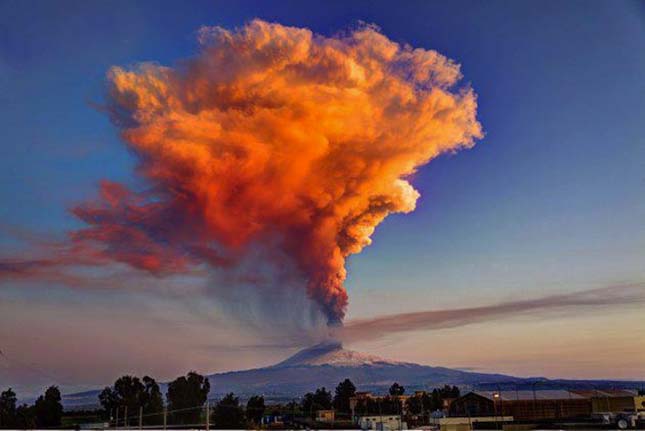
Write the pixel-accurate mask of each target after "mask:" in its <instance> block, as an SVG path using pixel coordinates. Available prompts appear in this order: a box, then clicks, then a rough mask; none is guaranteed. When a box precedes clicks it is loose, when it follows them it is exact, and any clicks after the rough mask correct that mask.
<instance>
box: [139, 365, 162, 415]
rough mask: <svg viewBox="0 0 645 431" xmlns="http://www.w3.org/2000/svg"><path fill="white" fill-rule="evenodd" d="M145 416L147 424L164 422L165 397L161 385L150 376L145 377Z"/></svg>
mask: <svg viewBox="0 0 645 431" xmlns="http://www.w3.org/2000/svg"><path fill="white" fill-rule="evenodd" d="M143 385H144V390H143V413H144V414H145V415H146V416H145V417H144V418H143V423H144V424H145V425H159V424H161V423H163V414H161V412H162V411H163V397H162V396H161V390H160V389H159V385H158V384H157V382H156V381H155V379H153V378H152V377H149V376H144V377H143Z"/></svg>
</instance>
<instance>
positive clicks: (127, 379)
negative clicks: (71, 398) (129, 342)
mask: <svg viewBox="0 0 645 431" xmlns="http://www.w3.org/2000/svg"><path fill="white" fill-rule="evenodd" d="M99 401H100V403H101V406H102V407H103V409H104V410H105V416H106V417H108V418H109V417H110V416H111V415H112V414H116V409H122V410H121V413H120V414H119V415H118V416H119V417H120V418H123V422H122V423H125V422H126V421H125V418H124V417H123V415H124V414H125V407H127V408H128V418H129V419H128V423H137V422H138V420H139V419H138V415H139V409H143V413H145V414H146V417H144V418H143V419H144V423H145V424H146V425H158V424H160V423H161V422H162V421H163V414H162V412H163V398H162V396H161V390H160V389H159V385H158V384H157V382H156V381H155V380H154V379H153V378H152V377H149V376H144V377H143V383H142V382H141V380H139V378H138V377H134V376H122V377H119V378H118V379H117V380H116V381H115V382H114V386H112V387H109V386H108V387H106V388H105V389H103V391H102V392H101V393H100V394H99ZM119 422H121V421H120V420H119Z"/></svg>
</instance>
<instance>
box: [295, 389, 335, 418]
mask: <svg viewBox="0 0 645 431" xmlns="http://www.w3.org/2000/svg"><path fill="white" fill-rule="evenodd" d="M331 401H332V397H331V392H329V391H328V390H327V389H325V388H324V387H322V388H318V389H316V392H315V393H313V394H312V393H311V392H307V393H306V394H305V396H304V398H303V399H302V410H303V411H305V412H307V413H309V414H310V415H312V416H313V413H314V412H315V411H317V410H328V409H330V408H331V405H332V404H331Z"/></svg>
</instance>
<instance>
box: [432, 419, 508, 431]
mask: <svg viewBox="0 0 645 431" xmlns="http://www.w3.org/2000/svg"><path fill="white" fill-rule="evenodd" d="M510 422H513V417H512V416H477V417H454V418H431V419H430V424H431V425H435V426H438V427H439V430H440V431H471V430H473V429H475V428H486V429H490V428H492V426H491V425H492V424H495V429H499V426H500V425H504V424H506V423H510ZM479 424H483V425H481V426H480V425H479Z"/></svg>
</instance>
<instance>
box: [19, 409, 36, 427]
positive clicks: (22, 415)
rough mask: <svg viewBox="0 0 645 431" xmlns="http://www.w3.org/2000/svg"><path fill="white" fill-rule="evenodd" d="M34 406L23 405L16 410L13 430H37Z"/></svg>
mask: <svg viewBox="0 0 645 431" xmlns="http://www.w3.org/2000/svg"><path fill="white" fill-rule="evenodd" d="M38 427H39V425H38V424H37V423H36V413H35V408H34V406H28V405H27V404H23V405H21V406H19V407H18V408H17V409H16V420H15V428H18V429H34V428H38Z"/></svg>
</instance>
